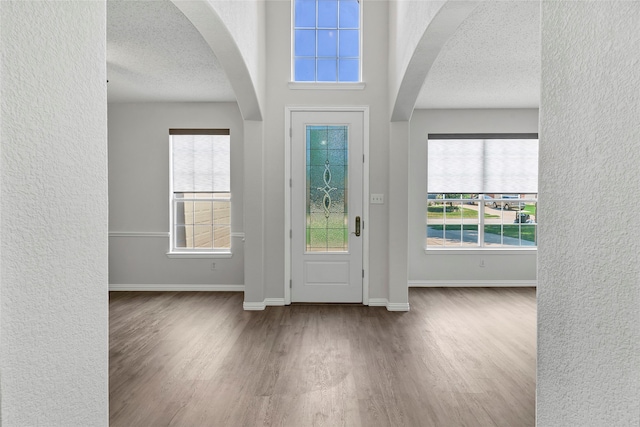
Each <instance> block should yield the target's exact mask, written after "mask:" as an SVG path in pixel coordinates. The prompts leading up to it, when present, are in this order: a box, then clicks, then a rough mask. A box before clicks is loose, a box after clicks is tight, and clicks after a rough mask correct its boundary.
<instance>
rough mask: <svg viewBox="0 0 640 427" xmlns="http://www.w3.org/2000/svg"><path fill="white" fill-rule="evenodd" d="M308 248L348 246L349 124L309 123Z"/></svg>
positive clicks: (340, 249) (330, 249) (332, 249)
mask: <svg viewBox="0 0 640 427" xmlns="http://www.w3.org/2000/svg"><path fill="white" fill-rule="evenodd" d="M305 139H306V175H307V178H306V192H307V195H306V217H307V224H306V237H307V238H306V251H307V252H346V251H348V250H349V224H348V221H349V211H348V176H349V171H348V167H349V166H348V164H349V143H348V141H349V129H348V127H347V126H311V125H308V126H306V138H305Z"/></svg>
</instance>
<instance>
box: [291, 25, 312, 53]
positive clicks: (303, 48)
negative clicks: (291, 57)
mask: <svg viewBox="0 0 640 427" xmlns="http://www.w3.org/2000/svg"><path fill="white" fill-rule="evenodd" d="M295 37H296V39H295V49H296V50H295V56H316V31H315V30H296V32H295Z"/></svg>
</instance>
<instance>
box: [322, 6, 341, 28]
mask: <svg viewBox="0 0 640 427" xmlns="http://www.w3.org/2000/svg"><path fill="white" fill-rule="evenodd" d="M318 27H319V28H337V27H338V2H337V1H336V0H318Z"/></svg>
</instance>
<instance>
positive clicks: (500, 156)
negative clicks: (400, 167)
mask: <svg viewBox="0 0 640 427" xmlns="http://www.w3.org/2000/svg"><path fill="white" fill-rule="evenodd" d="M427 156H428V159H427V192H428V193H537V192H538V139H537V138H535V139H534V138H509V139H507V138H505V139H501V138H464V136H462V135H457V137H456V138H453V137H450V136H440V135H437V136H434V135H429V140H428V142H427Z"/></svg>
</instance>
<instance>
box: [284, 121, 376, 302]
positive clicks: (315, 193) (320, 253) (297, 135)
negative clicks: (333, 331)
mask: <svg viewBox="0 0 640 427" xmlns="http://www.w3.org/2000/svg"><path fill="white" fill-rule="evenodd" d="M363 116H364V113H363V112H361V111H359V112H358V111H349V112H337V111H332V112H328V111H322V112H302V111H300V112H292V117H291V130H292V134H291V136H292V138H291V280H292V282H291V301H292V302H362V284H363V280H362V277H363V270H362V265H363V263H362V260H363V237H362V233H363V226H364V220H365V218H363V163H364V157H363V141H364V138H363V130H364V128H363V125H364V120H363Z"/></svg>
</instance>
